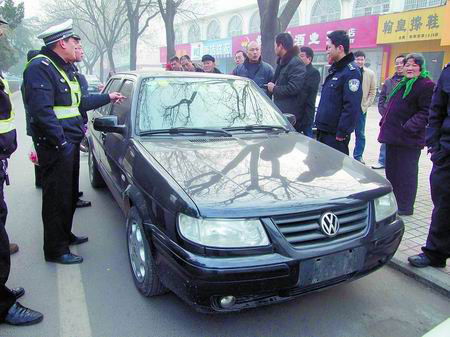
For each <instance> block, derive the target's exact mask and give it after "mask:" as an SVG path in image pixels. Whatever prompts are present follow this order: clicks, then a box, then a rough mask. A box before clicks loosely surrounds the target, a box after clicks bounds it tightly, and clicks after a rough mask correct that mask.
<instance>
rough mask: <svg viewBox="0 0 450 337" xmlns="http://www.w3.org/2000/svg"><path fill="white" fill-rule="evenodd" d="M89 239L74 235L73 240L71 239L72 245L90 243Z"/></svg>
mask: <svg viewBox="0 0 450 337" xmlns="http://www.w3.org/2000/svg"><path fill="white" fill-rule="evenodd" d="M88 240H89V238H88V237H87V236H76V235H72V239H70V242H69V244H70V245H81V244H82V243H85V242H88Z"/></svg>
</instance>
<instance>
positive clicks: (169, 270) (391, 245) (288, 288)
mask: <svg viewBox="0 0 450 337" xmlns="http://www.w3.org/2000/svg"><path fill="white" fill-rule="evenodd" d="M388 227H389V230H388V231H386V230H385V231H384V232H383V233H382V235H379V234H380V233H378V235H375V234H373V233H372V234H370V233H369V235H366V236H365V237H363V238H361V239H358V240H352V241H351V242H347V243H345V244H343V245H340V246H334V245H331V246H329V247H326V248H324V249H321V250H315V251H301V250H295V249H293V248H292V247H290V245H289V244H288V243H287V242H285V245H286V246H289V247H287V248H286V247H284V248H286V249H282V250H281V252H280V250H279V249H274V251H273V252H272V253H269V254H264V255H253V256H238V257H210V256H201V255H196V254H193V253H192V252H190V251H187V250H185V249H183V248H182V247H180V246H179V245H177V244H175V243H174V242H173V241H171V240H169V239H168V238H167V237H166V236H165V235H164V234H162V233H161V232H159V231H157V230H156V231H153V232H152V242H153V247H154V251H153V252H154V258H155V262H156V266H157V273H158V276H159V278H160V279H161V281H162V283H163V284H164V285H165V286H166V287H168V288H169V289H170V290H172V291H173V292H174V293H175V294H177V295H178V296H179V297H180V298H182V299H183V300H184V301H186V302H187V303H189V304H191V305H192V306H194V307H195V309H196V310H198V311H201V312H221V311H240V310H243V309H247V308H252V307H257V306H261V305H267V304H271V303H276V302H283V301H287V300H289V299H292V298H295V297H296V296H299V295H301V294H304V293H307V292H311V291H316V290H319V289H323V288H327V287H330V286H333V285H336V284H339V283H342V282H346V281H352V280H354V279H357V278H359V277H362V276H364V275H367V274H369V273H371V272H373V271H375V270H376V269H378V268H380V267H381V266H383V265H384V264H386V263H387V262H388V261H389V260H390V259H391V258H392V256H393V255H394V254H395V252H396V250H397V248H398V246H399V244H400V241H401V239H402V236H403V232H404V226H403V222H402V220H400V219H399V218H397V219H395V220H394V221H393V222H392V223H390V224H389V226H388ZM274 246H276V245H274ZM349 261H351V262H349ZM321 264H322V267H321V266H320V265H321ZM223 296H234V297H235V298H236V303H235V305H234V306H232V307H231V308H227V309H224V308H222V307H221V306H220V304H219V298H221V297H223Z"/></svg>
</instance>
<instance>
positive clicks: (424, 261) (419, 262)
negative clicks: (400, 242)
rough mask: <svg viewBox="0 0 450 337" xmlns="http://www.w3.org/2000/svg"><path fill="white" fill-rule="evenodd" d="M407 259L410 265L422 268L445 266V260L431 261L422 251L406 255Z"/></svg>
mask: <svg viewBox="0 0 450 337" xmlns="http://www.w3.org/2000/svg"><path fill="white" fill-rule="evenodd" d="M408 261H409V263H410V264H411V265H413V266H414V267H417V268H424V267H428V266H431V267H437V268H445V265H446V263H445V261H444V262H440V263H436V262H432V261H431V260H430V258H429V257H428V256H426V255H425V254H424V253H420V254H419V255H414V256H410V257H408Z"/></svg>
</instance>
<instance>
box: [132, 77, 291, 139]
mask: <svg viewBox="0 0 450 337" xmlns="http://www.w3.org/2000/svg"><path fill="white" fill-rule="evenodd" d="M264 95H265V94H264V93H263V92H261V91H260V90H259V89H258V88H257V87H256V85H254V84H253V83H252V82H250V81H246V80H239V79H222V78H171V77H159V78H146V79H144V80H143V81H142V85H141V87H140V92H139V101H138V107H137V119H138V123H137V132H138V133H145V132H146V131H151V130H159V129H172V128H209V129H214V128H220V129H222V128H231V129H232V128H239V127H244V126H248V125H252V126H255V125H264V126H273V127H279V128H282V129H284V128H287V127H288V126H287V122H286V120H285V119H284V118H283V117H282V116H281V115H280V113H279V112H278V111H277V110H275V109H274V107H273V106H272V104H271V103H270V101H269V100H268V99H266V98H265V97H264Z"/></svg>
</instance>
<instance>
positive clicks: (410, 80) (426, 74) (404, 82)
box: [387, 69, 430, 102]
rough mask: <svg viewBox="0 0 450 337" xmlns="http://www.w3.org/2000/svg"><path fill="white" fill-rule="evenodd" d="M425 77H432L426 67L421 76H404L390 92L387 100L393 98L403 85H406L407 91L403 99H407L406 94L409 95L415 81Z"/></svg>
mask: <svg viewBox="0 0 450 337" xmlns="http://www.w3.org/2000/svg"><path fill="white" fill-rule="evenodd" d="M420 77H423V78H430V73H429V72H428V71H426V70H425V69H424V70H422V71H421V72H420V75H419V76H416V77H413V78H407V77H406V76H404V77H403V78H402V80H401V81H400V82H398V84H397V85H396V86H395V87H394V89H393V90H392V92H391V93H390V94H389V96H388V99H387V102H389V101H390V100H391V98H392V97H393V96H394V95H395V94H396V93H397V92H399V91H400V90H401V89H402V88H403V87H405V86H406V89H405V92H404V93H403V99H405V97H406V96H408V95H409V93H410V92H411V90H412V87H413V85H414V83H416V81H417V79H418V78H420Z"/></svg>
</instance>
